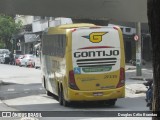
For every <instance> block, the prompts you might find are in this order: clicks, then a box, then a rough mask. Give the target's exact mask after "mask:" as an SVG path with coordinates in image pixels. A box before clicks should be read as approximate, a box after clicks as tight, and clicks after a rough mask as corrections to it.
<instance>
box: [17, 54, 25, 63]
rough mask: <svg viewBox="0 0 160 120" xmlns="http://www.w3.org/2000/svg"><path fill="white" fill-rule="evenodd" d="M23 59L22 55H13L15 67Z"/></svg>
mask: <svg viewBox="0 0 160 120" xmlns="http://www.w3.org/2000/svg"><path fill="white" fill-rule="evenodd" d="M23 58H24V55H15V65H20V63H21V60H22V59H23Z"/></svg>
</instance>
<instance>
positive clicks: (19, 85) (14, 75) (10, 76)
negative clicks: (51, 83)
mask: <svg viewBox="0 0 160 120" xmlns="http://www.w3.org/2000/svg"><path fill="white" fill-rule="evenodd" d="M0 80H3V82H4V84H2V85H0V99H1V100H2V101H3V102H4V103H5V104H6V105H7V106H8V107H11V108H14V109H16V110H20V111H82V112H83V111H147V110H148V108H147V107H146V103H145V94H132V93H130V91H126V98H122V99H119V100H118V101H117V103H116V105H115V106H114V107H109V106H104V105H101V104H97V103H83V104H82V103H81V104H74V105H72V106H71V107H63V106H60V105H59V103H58V102H57V100H55V99H53V98H51V97H48V96H47V95H46V94H45V90H44V89H43V87H42V86H41V70H40V69H34V68H25V67H18V66H11V65H3V64H0ZM129 83H131V82H129ZM0 107H1V106H0ZM94 114H95V115H96V114H97V116H98V115H99V113H94ZM83 115H84V116H85V115H87V113H85V112H83ZM83 115H82V116H83ZM62 116H63V115H62ZM41 119H46V118H41ZM48 119H49V120H51V118H48ZM57 119H61V118H57ZM81 119H84V120H87V119H93V118H81ZM99 119H100V120H101V119H102V118H99ZM108 119H109V118H108ZM134 119H136V118H134ZM143 119H147V120H149V119H150V118H143ZM97 120H98V118H97ZM126 120H127V119H126ZM140 120H141V118H140Z"/></svg>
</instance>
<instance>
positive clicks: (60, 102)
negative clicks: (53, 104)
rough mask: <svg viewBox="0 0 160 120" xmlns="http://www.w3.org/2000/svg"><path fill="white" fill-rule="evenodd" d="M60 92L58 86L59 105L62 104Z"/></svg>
mask: <svg viewBox="0 0 160 120" xmlns="http://www.w3.org/2000/svg"><path fill="white" fill-rule="evenodd" d="M61 94H62V92H61V90H60V88H58V101H59V104H60V105H63V100H62V95H61Z"/></svg>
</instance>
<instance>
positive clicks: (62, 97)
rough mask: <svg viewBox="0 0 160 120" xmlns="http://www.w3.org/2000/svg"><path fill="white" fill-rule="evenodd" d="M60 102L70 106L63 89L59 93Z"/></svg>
mask: <svg viewBox="0 0 160 120" xmlns="http://www.w3.org/2000/svg"><path fill="white" fill-rule="evenodd" d="M59 103H60V105H63V106H65V107H67V106H69V102H67V101H66V100H65V98H64V93H63V89H61V91H60V95H59Z"/></svg>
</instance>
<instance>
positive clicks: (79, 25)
mask: <svg viewBox="0 0 160 120" xmlns="http://www.w3.org/2000/svg"><path fill="white" fill-rule="evenodd" d="M93 26H95V25H94V24H90V23H74V24H65V25H60V26H58V28H61V29H69V28H76V27H93Z"/></svg>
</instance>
